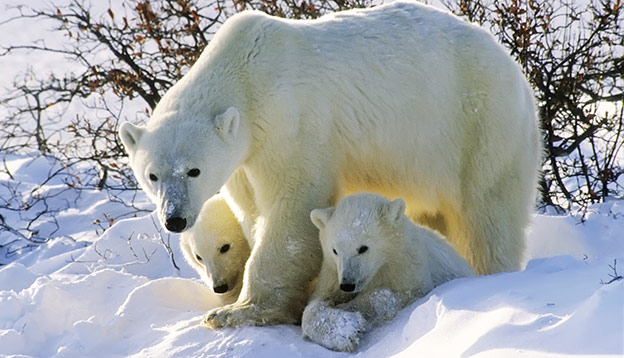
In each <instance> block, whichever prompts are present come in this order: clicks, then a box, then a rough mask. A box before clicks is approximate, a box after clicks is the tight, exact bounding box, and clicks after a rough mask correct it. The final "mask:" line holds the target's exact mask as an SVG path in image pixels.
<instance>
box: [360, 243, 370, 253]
mask: <svg viewBox="0 0 624 358" xmlns="http://www.w3.org/2000/svg"><path fill="white" fill-rule="evenodd" d="M366 251H368V246H366V245H364V246H360V248H359V249H358V254H363V253H365V252H366Z"/></svg>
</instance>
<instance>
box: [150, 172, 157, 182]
mask: <svg viewBox="0 0 624 358" xmlns="http://www.w3.org/2000/svg"><path fill="white" fill-rule="evenodd" d="M149 179H150V180H151V181H158V177H157V176H156V175H154V174H152V173H150V175H149Z"/></svg>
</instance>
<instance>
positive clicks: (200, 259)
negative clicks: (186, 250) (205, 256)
mask: <svg viewBox="0 0 624 358" xmlns="http://www.w3.org/2000/svg"><path fill="white" fill-rule="evenodd" d="M195 258H196V259H197V261H200V262H201V261H203V260H202V258H201V256H199V255H198V254H195Z"/></svg>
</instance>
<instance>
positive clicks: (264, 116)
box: [119, 1, 540, 327]
mask: <svg viewBox="0 0 624 358" xmlns="http://www.w3.org/2000/svg"><path fill="white" fill-rule="evenodd" d="M119 132H120V137H121V140H122V141H123V144H124V146H125V148H126V150H127V152H128V154H129V158H130V164H131V166H132V169H133V171H134V173H135V175H136V178H137V181H138V182H139V183H140V185H141V187H142V188H143V189H144V190H145V192H146V193H147V195H148V196H149V197H150V198H151V200H153V201H154V202H155V203H156V204H157V206H158V209H157V210H158V214H159V218H160V220H161V222H162V223H163V224H164V226H165V227H166V228H167V229H168V230H170V231H174V232H183V231H185V230H188V229H189V228H190V227H192V226H193V224H194V223H195V221H196V219H197V216H198V213H199V210H200V208H201V206H202V204H203V203H204V201H205V200H207V199H208V198H210V197H211V196H212V195H214V194H215V193H216V192H218V191H219V190H221V192H222V193H223V194H224V196H225V199H226V200H227V202H228V204H229V206H230V208H232V211H233V212H234V214H235V215H236V217H237V218H238V221H239V222H241V223H245V222H247V223H249V225H244V226H243V229H244V230H246V231H245V232H246V233H247V232H250V233H252V237H249V239H250V241H249V242H250V245H251V246H252V248H253V249H252V253H251V256H250V258H249V261H248V262H247V266H246V272H245V277H244V282H243V286H244V287H243V290H242V291H241V295H240V297H239V299H238V301H237V302H235V303H234V304H232V305H227V306H225V307H221V308H217V309H215V310H213V311H211V312H208V314H207V316H206V324H207V325H208V326H210V327H222V326H238V325H266V324H278V323H296V322H298V321H299V320H300V319H301V313H302V312H303V309H304V308H305V305H306V303H307V301H308V298H309V297H308V296H307V294H306V291H305V289H303V288H305V287H306V286H307V285H308V284H309V282H310V281H311V280H312V279H313V278H314V277H315V276H316V275H318V272H319V269H320V265H321V261H322V257H321V247H320V245H319V242H318V230H317V229H316V227H314V225H313V224H312V223H311V222H310V212H311V211H312V210H313V209H315V208H324V207H329V206H332V205H335V204H336V202H337V201H338V200H339V199H340V198H341V197H343V196H345V195H346V194H348V193H353V192H359V191H370V192H376V193H379V194H381V195H384V196H386V197H393V198H399V197H400V198H404V199H405V202H406V213H407V216H408V217H409V218H410V219H412V220H414V221H415V222H418V223H420V224H425V225H427V226H429V227H433V228H435V229H437V230H439V231H440V232H441V233H443V235H444V236H445V237H447V238H448V239H449V241H450V242H451V243H452V244H453V245H454V246H455V247H456V248H457V250H458V251H459V252H460V254H461V255H462V256H463V257H465V258H466V259H467V260H468V262H469V263H470V264H471V265H472V266H473V267H474V268H475V269H476V271H477V272H479V273H480V274H488V273H494V272H500V271H509V270H516V269H519V268H520V262H521V259H522V253H523V247H524V228H525V226H526V225H527V224H528V220H529V213H530V210H531V207H532V203H533V201H534V198H535V188H536V183H537V168H538V163H539V153H540V148H539V147H540V136H539V133H538V126H537V117H536V110H535V105H534V101H533V96H532V93H531V89H530V88H529V86H528V84H527V81H526V80H525V78H524V76H523V74H522V72H521V70H520V67H519V66H518V65H517V64H516V63H514V61H513V60H512V59H511V57H510V56H509V54H508V53H507V51H506V50H505V49H504V48H502V47H501V46H500V45H499V44H498V43H497V41H496V40H495V39H494V38H493V37H492V36H491V35H490V34H488V33H487V32H486V31H484V30H482V29H480V28H478V27H476V26H473V25H471V24H469V23H467V22H464V21H462V20H461V19H459V18H457V17H455V16H453V15H452V14H449V13H447V12H442V11H439V10H436V9H434V8H432V7H429V6H425V5H422V4H418V3H416V2H409V1H397V2H393V3H390V4H386V5H382V6H377V7H375V8H372V9H365V10H362V9H359V10H349V11H344V12H340V13H336V14H331V15H327V16H323V17H322V18H320V19H317V20H300V21H299V20H286V19H280V18H276V17H271V16H268V15H266V14H263V13H261V12H243V13H240V14H237V15H234V16H232V17H231V18H229V19H228V20H227V21H226V22H225V23H224V24H223V26H221V28H219V31H218V32H217V33H216V34H215V36H214V37H213V39H212V40H211V41H210V44H209V45H208V46H207V47H206V49H205V50H204V52H203V53H202V55H201V56H200V58H199V59H198V60H197V62H196V63H195V64H194V65H193V67H192V68H191V69H190V70H189V72H188V73H187V74H186V75H185V76H184V77H183V78H182V79H181V80H180V81H179V82H178V83H176V84H175V85H174V86H173V87H171V89H169V91H167V93H166V94H165V95H164V96H163V97H162V99H161V100H160V102H159V103H158V105H157V106H156V108H155V109H154V112H153V115H152V118H151V119H150V120H149V121H148V123H147V125H146V126H134V125H132V124H130V123H127V122H126V123H124V124H123V125H122V126H121V127H120V130H119ZM247 193H251V195H252V196H253V198H252V199H253V200H248V199H249V197H248V195H247ZM249 228H253V229H252V230H251V229H249Z"/></svg>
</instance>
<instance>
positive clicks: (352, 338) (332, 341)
mask: <svg viewBox="0 0 624 358" xmlns="http://www.w3.org/2000/svg"><path fill="white" fill-rule="evenodd" d="M309 305H311V307H309V308H308V309H310V312H314V319H313V320H310V322H311V323H310V324H305V325H302V330H303V335H304V336H305V337H307V338H310V339H311V340H313V341H314V342H316V343H318V344H320V345H322V346H324V347H327V348H329V349H333V350H338V351H344V352H352V351H353V350H354V349H355V348H356V347H357V346H358V344H359V342H360V336H361V335H362V333H364V331H365V330H366V325H367V323H366V320H365V319H364V317H363V316H362V314H361V313H359V312H350V311H345V310H341V309H338V308H332V307H329V306H326V305H325V304H323V302H321V301H318V300H317V301H312V302H311V303H310V304H309ZM306 310H307V309H306Z"/></svg>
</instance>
